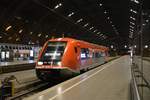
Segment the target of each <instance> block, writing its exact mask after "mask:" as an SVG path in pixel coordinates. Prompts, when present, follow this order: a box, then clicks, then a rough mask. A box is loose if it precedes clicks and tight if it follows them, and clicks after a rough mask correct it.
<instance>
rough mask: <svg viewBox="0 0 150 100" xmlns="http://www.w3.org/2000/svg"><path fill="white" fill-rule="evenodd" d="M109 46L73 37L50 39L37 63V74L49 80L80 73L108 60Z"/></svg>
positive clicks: (42, 78)
mask: <svg viewBox="0 0 150 100" xmlns="http://www.w3.org/2000/svg"><path fill="white" fill-rule="evenodd" d="M108 51H109V48H107V47H105V46H101V45H96V44H92V43H88V42H85V41H80V40H76V39H72V38H56V39H50V40H48V41H47V42H46V43H45V44H44V46H43V48H42V51H41V52H40V55H39V57H38V60H37V63H36V67H35V68H36V75H37V77H38V78H39V79H41V80H44V81H49V80H51V79H58V78H63V77H68V76H71V75H74V74H79V73H82V72H84V71H87V70H89V69H92V68H94V67H96V66H98V65H101V64H103V63H105V62H107V57H108V55H109V54H108Z"/></svg>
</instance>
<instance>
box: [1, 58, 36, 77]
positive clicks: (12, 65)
mask: <svg viewBox="0 0 150 100" xmlns="http://www.w3.org/2000/svg"><path fill="white" fill-rule="evenodd" d="M34 67H35V60H26V61H13V62H0V74H3V73H10V72H16V71H22V70H29V69H33V68H34Z"/></svg>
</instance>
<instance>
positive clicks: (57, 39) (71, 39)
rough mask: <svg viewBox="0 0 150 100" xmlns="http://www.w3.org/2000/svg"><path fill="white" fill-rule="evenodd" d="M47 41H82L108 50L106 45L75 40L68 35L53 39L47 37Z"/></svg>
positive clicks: (81, 41)
mask: <svg viewBox="0 0 150 100" xmlns="http://www.w3.org/2000/svg"><path fill="white" fill-rule="evenodd" d="M48 41H67V42H72V41H74V42H78V43H84V44H88V45H91V46H92V47H95V48H98V49H99V48H101V49H104V50H109V48H108V47H106V46H102V45H97V44H93V43H89V42H86V41H83V40H76V39H73V38H68V37H65V38H54V39H49V40H48Z"/></svg>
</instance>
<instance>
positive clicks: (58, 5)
mask: <svg viewBox="0 0 150 100" xmlns="http://www.w3.org/2000/svg"><path fill="white" fill-rule="evenodd" d="M60 6H62V3H59V4H57V5H56V6H55V7H54V9H57V8H59V7H60Z"/></svg>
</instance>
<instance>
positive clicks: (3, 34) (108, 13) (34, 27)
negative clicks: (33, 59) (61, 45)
mask: <svg viewBox="0 0 150 100" xmlns="http://www.w3.org/2000/svg"><path fill="white" fill-rule="evenodd" d="M148 4H150V1H149V0H144V2H143V4H142V0H11V1H10V0H0V42H1V43H19V44H38V45H43V43H44V42H45V41H46V40H48V39H50V38H52V37H56V38H58V37H62V36H65V37H71V38H76V39H80V40H84V41H88V42H92V43H96V44H103V45H106V46H109V45H118V46H121V45H126V44H128V43H129V39H130V35H131V33H132V32H130V30H131V28H132V27H134V26H131V27H130V24H133V25H134V24H135V26H137V27H138V24H139V17H138V16H139V14H140V5H142V8H143V9H144V10H146V11H147V9H150V7H149V5H148ZM149 14H150V13H149ZM149 14H148V15H147V16H149ZM132 15H133V17H132ZM134 17H135V18H134ZM136 18H137V19H136ZM131 20H133V21H131ZM145 20H148V18H147V19H145ZM148 30H149V31H150V29H148ZM133 31H134V33H136V32H135V31H136V29H135V30H133ZM148 36H149V35H148Z"/></svg>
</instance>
